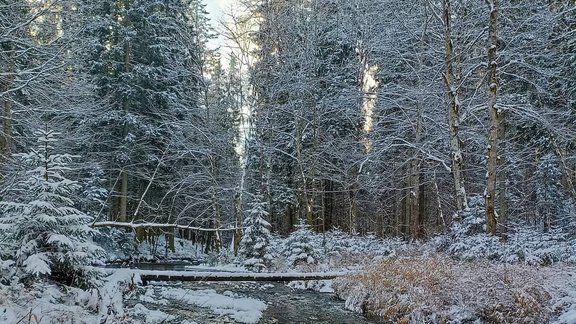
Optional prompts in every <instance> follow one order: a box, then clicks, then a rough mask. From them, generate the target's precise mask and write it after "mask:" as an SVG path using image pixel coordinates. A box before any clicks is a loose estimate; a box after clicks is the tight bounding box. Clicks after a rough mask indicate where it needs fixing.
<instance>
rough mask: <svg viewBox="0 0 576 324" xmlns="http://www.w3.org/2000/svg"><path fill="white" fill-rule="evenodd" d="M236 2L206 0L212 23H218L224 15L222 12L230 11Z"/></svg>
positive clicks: (232, 0)
mask: <svg viewBox="0 0 576 324" xmlns="http://www.w3.org/2000/svg"><path fill="white" fill-rule="evenodd" d="M234 2H235V0H204V3H206V10H208V12H209V13H210V19H211V20H212V23H216V22H217V21H218V19H220V18H221V17H222V13H223V12H225V11H228V9H229V8H230V6H231V5H232V3H234Z"/></svg>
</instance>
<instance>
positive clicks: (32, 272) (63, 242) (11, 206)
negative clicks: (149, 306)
mask: <svg viewBox="0 0 576 324" xmlns="http://www.w3.org/2000/svg"><path fill="white" fill-rule="evenodd" d="M34 135H36V136H37V137H38V146H37V147H36V149H33V150H31V152H29V153H22V154H15V158H16V159H18V161H19V162H20V163H22V165H23V166H26V167H27V169H26V171H25V173H24V174H23V175H22V179H21V180H20V181H19V182H18V183H17V186H16V187H14V188H12V190H11V191H10V193H9V194H10V197H11V198H12V200H11V201H10V200H8V201H4V202H1V203H0V207H1V208H2V214H3V217H1V218H0V224H1V225H2V226H1V227H0V229H1V230H2V231H3V232H4V234H6V235H7V240H8V242H10V250H11V252H12V253H11V254H12V255H11V256H12V258H13V259H14V261H15V265H16V266H17V267H19V268H20V269H21V271H22V274H23V275H24V277H43V278H51V279H54V280H56V281H59V282H61V283H64V284H69V285H75V286H88V285H90V284H91V281H90V280H91V279H92V278H93V276H94V275H95V272H94V270H91V269H89V268H88V267H87V266H88V265H89V264H90V263H92V262H93V261H94V260H95V257H96V256H98V254H99V253H100V252H101V249H100V248H99V247H97V246H96V245H95V244H94V243H93V242H92V240H91V236H92V235H94V234H95V233H96V232H95V230H93V229H92V228H90V227H89V226H88V223H89V222H90V221H91V220H92V218H91V217H89V216H87V215H86V214H85V213H83V212H82V211H80V210H78V209H76V208H75V207H74V204H75V202H74V200H73V197H74V194H75V191H76V190H77V189H78V188H79V185H78V183H77V182H75V181H72V180H69V179H67V178H66V177H65V173H66V172H67V171H70V168H69V167H68V166H67V165H68V163H69V162H70V161H71V159H72V158H73V157H74V156H72V155H69V154H55V153H53V148H54V147H53V145H54V143H55V142H56V138H55V136H57V135H58V134H57V133H55V132H53V131H51V130H38V131H36V132H35V133H34ZM23 193H26V194H23Z"/></svg>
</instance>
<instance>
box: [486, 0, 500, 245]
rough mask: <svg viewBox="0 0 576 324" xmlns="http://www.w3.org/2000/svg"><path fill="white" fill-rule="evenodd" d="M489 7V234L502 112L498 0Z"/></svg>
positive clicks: (492, 223)
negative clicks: (500, 107) (499, 79)
mask: <svg viewBox="0 0 576 324" xmlns="http://www.w3.org/2000/svg"><path fill="white" fill-rule="evenodd" d="M486 2H487V3H488V5H489V7H490V19H489V24H488V114H489V117H490V128H489V130H488V161H487V169H488V174H487V179H486V191H485V192H484V199H485V204H486V225H487V231H488V233H490V234H496V220H497V216H496V209H495V198H496V173H497V169H498V137H499V136H498V135H499V131H498V130H499V128H500V123H501V119H502V117H501V116H502V114H501V112H500V111H499V108H498V106H497V104H496V99H497V94H498V78H497V69H498V66H497V62H496V59H497V51H496V50H497V46H498V38H497V36H496V32H497V29H498V11H499V0H486Z"/></svg>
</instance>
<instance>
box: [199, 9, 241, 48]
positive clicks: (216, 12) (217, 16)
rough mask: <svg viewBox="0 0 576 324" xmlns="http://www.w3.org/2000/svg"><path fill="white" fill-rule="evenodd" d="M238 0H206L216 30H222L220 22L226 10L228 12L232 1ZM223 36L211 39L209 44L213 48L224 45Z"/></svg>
mask: <svg viewBox="0 0 576 324" xmlns="http://www.w3.org/2000/svg"><path fill="white" fill-rule="evenodd" d="M235 1H236V0H204V3H205V4H206V10H207V11H208V13H209V17H210V22H211V23H212V26H213V27H214V29H215V30H220V28H219V26H218V23H219V21H220V20H221V18H222V17H223V14H224V12H228V11H229V9H230V7H231V5H232V3H234V2H235ZM223 42H224V41H223V39H222V37H218V38H217V39H214V40H211V41H210V42H208V46H209V47H212V48H216V47H218V46H222V45H223Z"/></svg>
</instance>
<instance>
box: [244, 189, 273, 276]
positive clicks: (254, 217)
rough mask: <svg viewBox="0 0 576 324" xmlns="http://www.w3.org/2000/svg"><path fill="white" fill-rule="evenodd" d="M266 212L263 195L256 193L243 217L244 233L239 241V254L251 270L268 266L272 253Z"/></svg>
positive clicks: (258, 269)
mask: <svg viewBox="0 0 576 324" xmlns="http://www.w3.org/2000/svg"><path fill="white" fill-rule="evenodd" d="M267 216H268V212H267V211H266V203H265V202H263V197H262V196H261V195H257V196H255V197H254V200H253V202H252V204H251V208H250V210H248V214H247V215H246V217H245V218H244V223H243V224H242V225H243V227H244V234H243V236H242V240H241V241H240V252H239V254H240V256H241V257H242V258H243V259H244V261H243V264H244V266H245V267H246V268H247V269H249V270H251V271H257V272H261V271H262V270H265V269H267V268H268V267H269V266H270V263H271V261H272V255H271V253H270V238H271V237H270V223H268V222H267V221H266V219H265V218H266V217H267Z"/></svg>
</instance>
